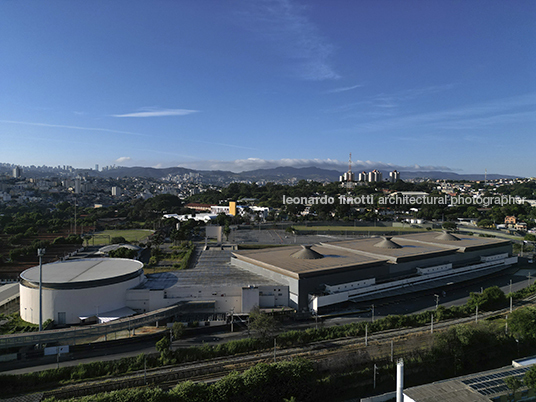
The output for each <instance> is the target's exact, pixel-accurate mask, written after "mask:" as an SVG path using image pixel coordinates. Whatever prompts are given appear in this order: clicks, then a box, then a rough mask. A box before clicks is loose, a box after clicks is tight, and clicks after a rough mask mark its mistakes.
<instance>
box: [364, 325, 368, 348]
mask: <svg viewBox="0 0 536 402" xmlns="http://www.w3.org/2000/svg"><path fill="white" fill-rule="evenodd" d="M365 346H368V324H365Z"/></svg>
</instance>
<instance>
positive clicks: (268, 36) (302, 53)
mask: <svg viewBox="0 0 536 402" xmlns="http://www.w3.org/2000/svg"><path fill="white" fill-rule="evenodd" d="M246 4H247V7H246V10H245V11H244V12H243V13H242V14H243V16H244V22H245V23H247V24H248V27H249V29H251V30H252V31H254V32H256V33H258V34H259V35H260V36H261V37H262V38H263V39H264V40H265V41H266V42H268V43H269V44H270V45H271V46H272V47H273V48H274V49H275V51H276V52H277V53H278V54H280V55H282V56H283V57H286V58H287V59H289V60H291V61H292V62H293V63H294V64H296V65H297V67H296V68H295V70H296V73H297V75H298V76H299V77H300V78H302V79H306V80H313V81H322V80H330V79H337V78H340V76H339V74H337V72H335V70H334V69H333V67H332V66H331V60H330V58H331V54H332V53H333V46H332V45H331V44H330V43H329V41H328V40H327V39H326V38H325V37H324V36H323V35H322V34H321V33H320V32H319V30H318V28H317V27H316V25H315V24H314V23H313V22H312V21H311V20H310V19H309V17H308V16H307V15H306V10H307V9H306V7H304V6H301V5H298V4H296V3H294V2H293V1H291V0H258V1H252V2H248V3H246Z"/></svg>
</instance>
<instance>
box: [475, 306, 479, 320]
mask: <svg viewBox="0 0 536 402" xmlns="http://www.w3.org/2000/svg"><path fill="white" fill-rule="evenodd" d="M475 322H478V304H477V305H476V315H475Z"/></svg>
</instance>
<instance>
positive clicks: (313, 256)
mask: <svg viewBox="0 0 536 402" xmlns="http://www.w3.org/2000/svg"><path fill="white" fill-rule="evenodd" d="M291 257H294V258H298V259H299V260H318V259H319V258H324V256H323V255H322V254H320V253H318V252H316V251H314V250H312V249H311V246H304V245H302V249H301V250H298V251H296V252H295V253H294V254H291Z"/></svg>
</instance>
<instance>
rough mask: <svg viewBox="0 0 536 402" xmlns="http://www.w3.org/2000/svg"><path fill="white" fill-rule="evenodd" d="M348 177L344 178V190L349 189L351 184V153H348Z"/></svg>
mask: <svg viewBox="0 0 536 402" xmlns="http://www.w3.org/2000/svg"><path fill="white" fill-rule="evenodd" d="M347 176H348V177H346V186H347V187H346V188H350V186H351V184H350V183H351V182H352V176H353V174H352V153H351V152H350V156H349V157H348V175H347Z"/></svg>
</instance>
